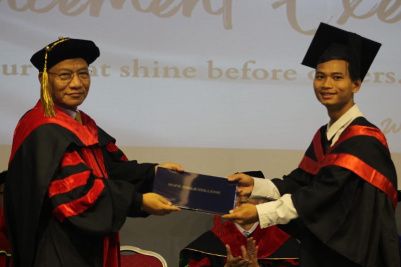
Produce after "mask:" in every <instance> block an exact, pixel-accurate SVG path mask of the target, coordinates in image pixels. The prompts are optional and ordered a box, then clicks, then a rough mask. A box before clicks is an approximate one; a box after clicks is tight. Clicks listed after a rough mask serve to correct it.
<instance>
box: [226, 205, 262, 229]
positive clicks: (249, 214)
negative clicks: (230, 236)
mask: <svg viewBox="0 0 401 267" xmlns="http://www.w3.org/2000/svg"><path fill="white" fill-rule="evenodd" d="M222 217H223V218H224V219H228V220H232V221H235V222H236V223H238V224H248V223H254V222H257V221H258V220H259V217H258V211H257V209H256V206H255V205H254V204H250V203H244V204H242V205H240V206H238V207H236V208H235V209H233V210H230V213H229V214H224V215H223V216H222Z"/></svg>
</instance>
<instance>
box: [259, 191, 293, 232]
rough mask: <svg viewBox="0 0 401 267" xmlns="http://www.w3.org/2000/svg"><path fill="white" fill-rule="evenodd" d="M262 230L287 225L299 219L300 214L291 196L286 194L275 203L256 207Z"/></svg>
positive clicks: (271, 202)
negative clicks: (277, 225)
mask: <svg viewBox="0 0 401 267" xmlns="http://www.w3.org/2000/svg"><path fill="white" fill-rule="evenodd" d="M256 210H257V211H258V217H259V223H260V228H266V227H269V226H272V225H276V224H286V223H288V222H289V221H290V220H292V219H295V218H298V212H297V211H296V209H295V208H294V204H293V203H292V199H291V195H290V194H285V195H283V196H282V197H281V198H279V199H278V200H275V201H270V202H267V203H263V204H259V205H256Z"/></svg>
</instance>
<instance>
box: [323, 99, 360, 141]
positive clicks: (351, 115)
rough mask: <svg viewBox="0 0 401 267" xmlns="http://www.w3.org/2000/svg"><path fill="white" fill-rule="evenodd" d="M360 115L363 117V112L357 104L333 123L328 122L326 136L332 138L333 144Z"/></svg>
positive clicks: (328, 138)
mask: <svg viewBox="0 0 401 267" xmlns="http://www.w3.org/2000/svg"><path fill="white" fill-rule="evenodd" d="M358 117H363V114H362V112H361V111H360V110H359V108H358V106H357V105H356V104H355V105H353V106H352V107H351V108H350V109H349V110H347V112H345V113H344V114H343V115H342V116H341V117H340V118H339V119H338V120H336V121H335V122H334V123H333V124H331V125H330V123H329V124H327V130H326V136H327V140H331V145H333V144H334V143H335V142H337V140H338V138H339V137H340V135H341V133H342V132H343V131H344V130H345V128H347V126H348V125H350V124H351V122H352V121H353V120H355V119H356V118H358Z"/></svg>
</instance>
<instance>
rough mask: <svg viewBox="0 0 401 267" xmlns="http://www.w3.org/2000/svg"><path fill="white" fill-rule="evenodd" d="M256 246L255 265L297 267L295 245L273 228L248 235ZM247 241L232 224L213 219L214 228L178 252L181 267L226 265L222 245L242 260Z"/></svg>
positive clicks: (296, 244) (297, 247) (280, 231)
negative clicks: (228, 247)
mask: <svg viewBox="0 0 401 267" xmlns="http://www.w3.org/2000/svg"><path fill="white" fill-rule="evenodd" d="M250 237H252V238H253V239H254V240H255V241H256V245H257V246H259V250H258V259H259V260H258V261H259V264H260V266H263V267H289V266H298V257H299V255H298V249H299V244H298V241H297V240H295V239H294V238H291V237H290V236H289V235H288V234H286V233H285V232H284V231H282V230H280V229H279V228H278V227H276V226H272V227H268V228H265V229H261V228H260V227H259V226H257V228H256V229H255V231H254V232H253V233H252V234H251V235H250ZM246 239H247V238H246V237H245V236H244V235H243V234H242V233H241V232H240V231H239V230H238V228H237V227H236V226H235V225H234V223H233V222H231V221H225V222H223V221H221V219H220V217H217V216H216V217H215V221H214V226H213V228H212V229H211V230H210V231H207V232H205V233H203V234H202V235H201V236H199V237H198V238H197V239H195V240H194V241H192V242H191V243H190V244H189V245H188V246H186V247H185V248H184V249H183V250H181V252H180V264H179V266H180V267H184V266H189V267H207V266H216V267H217V266H221V267H223V266H224V264H225V262H226V257H227V251H226V248H225V244H228V245H229V246H230V248H231V252H232V254H233V255H234V256H241V249H240V247H241V246H245V247H246Z"/></svg>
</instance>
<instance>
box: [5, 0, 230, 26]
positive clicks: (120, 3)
mask: <svg viewBox="0 0 401 267" xmlns="http://www.w3.org/2000/svg"><path fill="white" fill-rule="evenodd" d="M221 1H222V6H221V7H220V8H218V9H216V10H214V9H213V8H212V5H211V1H210V0H203V1H202V2H203V8H204V10H205V11H206V12H207V13H209V14H211V15H222V17H223V24H224V28H226V29H231V28H232V1H233V0H221ZM17 2H18V1H17V0H8V5H9V7H10V8H11V9H13V10H15V11H20V12H23V11H27V10H30V11H33V12H36V13H46V12H49V11H51V10H52V9H54V8H55V7H57V6H58V8H59V10H60V12H61V13H62V14H64V15H67V16H77V15H80V14H82V13H83V12H85V10H87V9H89V15H90V16H94V17H98V16H99V15H100V12H101V10H102V6H103V3H104V0H86V1H82V0H53V1H50V2H48V3H46V4H42V5H39V3H40V1H39V0H26V2H25V3H22V4H21V3H20V2H19V3H17ZM110 2H111V7H112V8H113V9H122V8H123V7H124V5H125V2H126V1H125V0H110ZM148 2H149V1H148ZM175 2H176V1H175V0H152V1H151V2H150V3H149V4H148V5H147V6H146V7H145V6H144V5H143V4H141V1H140V0H131V5H132V7H133V8H134V9H135V10H136V11H139V12H144V13H152V14H154V15H156V16H158V17H164V18H166V17H172V16H174V15H176V14H177V13H178V12H179V11H180V10H182V14H183V15H184V16H185V17H191V16H192V12H193V10H194V8H195V6H196V5H197V3H198V2H199V0H181V1H180V2H179V3H178V4H175ZM42 3H43V2H42Z"/></svg>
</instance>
